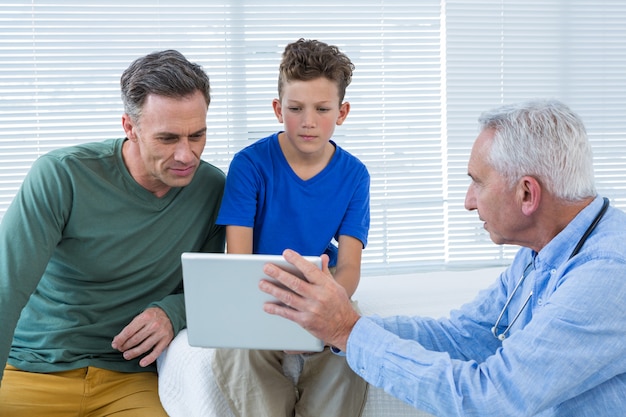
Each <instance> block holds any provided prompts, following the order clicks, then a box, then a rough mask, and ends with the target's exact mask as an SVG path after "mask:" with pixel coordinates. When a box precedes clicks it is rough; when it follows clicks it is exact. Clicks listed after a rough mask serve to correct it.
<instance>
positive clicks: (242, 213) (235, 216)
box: [217, 153, 262, 227]
mask: <svg viewBox="0 0 626 417" xmlns="http://www.w3.org/2000/svg"><path fill="white" fill-rule="evenodd" d="M259 175H260V174H259V172H258V170H257V169H256V167H255V166H254V164H253V162H252V160H251V159H250V158H248V157H247V156H246V155H244V154H241V153H239V154H236V155H235V156H234V158H233V160H232V162H231V163H230V166H229V168H228V175H227V177H226V186H225V188H224V197H223V198H222V205H221V207H220V212H219V215H218V217H217V224H219V225H224V226H228V225H234V226H246V227H254V220H255V215H256V206H257V199H258V197H257V196H258V194H259V187H261V184H262V181H260V178H259Z"/></svg>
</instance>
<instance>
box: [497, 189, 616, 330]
mask: <svg viewBox="0 0 626 417" xmlns="http://www.w3.org/2000/svg"><path fill="white" fill-rule="evenodd" d="M603 200H604V202H603V203H602V208H600V211H599V212H598V214H596V217H595V218H594V219H593V221H592V222H591V224H590V225H589V227H588V228H587V230H585V233H583V235H582V237H581V238H580V240H579V241H578V243H577V244H576V247H575V248H574V250H573V251H572V253H571V254H570V256H569V258H567V259H568V260H570V259H572V258H573V257H574V255H576V254H577V253H578V252H579V251H580V248H582V246H583V244H584V243H585V241H586V240H587V238H588V237H589V235H590V234H591V232H593V229H595V228H596V226H597V225H598V223H600V220H601V219H602V216H604V213H606V210H607V209H608V208H609V199H608V198H606V197H604V198H603ZM532 264H533V262H532V261H530V263H529V264H528V265H527V266H526V268H524V272H522V276H521V277H520V279H519V281H518V282H517V284H516V285H515V288H513V292H512V293H511V294H510V295H509V298H507V300H506V303H504V307H502V311H501V312H500V315H499V316H498V319H497V320H496V324H494V325H493V327H492V328H491V334H493V336H494V337H495V338H496V339H498V340H500V341H503V340H504V339H506V334H507V333H508V331H509V330H511V326H513V324H515V321H516V320H517V319H518V317H519V316H520V314H522V311H524V309H525V308H526V305H527V304H528V302H529V301H530V299H531V298H532V296H533V292H532V291H531V292H530V294H528V297H526V300H524V303H523V304H522V306H521V307H520V309H519V311H518V312H517V314H516V315H515V317H513V320H511V323H509V325H508V326H507V327H506V329H504V331H503V332H502V333H500V334H498V325H499V324H500V320H502V317H503V316H504V313H505V312H506V309H507V308H508V306H509V303H510V302H511V299H513V296H514V295H515V293H516V292H517V289H518V288H519V287H520V285H522V282H524V279H525V278H526V276H527V275H528V271H530V269H531V267H532Z"/></svg>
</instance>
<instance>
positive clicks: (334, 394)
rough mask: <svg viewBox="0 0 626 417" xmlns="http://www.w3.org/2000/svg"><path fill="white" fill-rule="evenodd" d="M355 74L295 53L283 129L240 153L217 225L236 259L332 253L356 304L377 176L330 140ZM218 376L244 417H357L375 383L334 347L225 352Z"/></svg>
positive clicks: (303, 50)
mask: <svg viewBox="0 0 626 417" xmlns="http://www.w3.org/2000/svg"><path fill="white" fill-rule="evenodd" d="M353 69H354V65H353V64H352V62H351V61H350V59H349V58H348V57H347V56H346V55H345V54H343V53H341V52H340V51H339V49H338V48H337V47H335V46H331V45H327V44H325V43H323V42H319V41H315V40H304V39H300V40H298V41H296V42H293V43H291V44H289V45H287V47H286V48H285V51H284V53H283V59H282V62H281V65H280V72H279V79H278V96H279V98H278V99H274V101H273V102H272V105H273V108H274V113H275V114H276V117H277V118H278V121H279V122H280V123H282V124H283V126H284V131H280V132H277V133H275V134H273V135H270V136H268V137H266V138H264V139H261V140H259V141H257V142H255V143H254V144H252V145H250V146H248V147H246V148H244V149H243V150H241V151H240V152H239V153H237V154H236V155H235V157H234V158H233V161H232V163H231V165H230V168H229V171H228V177H227V180H226V189H225V193H224V198H223V201H222V206H221V208H220V213H219V216H218V220H217V223H218V224H222V225H226V239H227V250H228V253H265V254H281V253H282V252H283V250H285V249H287V248H289V249H294V250H296V251H297V252H299V253H300V254H302V255H314V256H317V255H321V254H323V253H327V254H328V255H329V256H330V264H329V265H330V266H331V267H333V268H332V271H333V276H334V278H335V280H336V281H337V282H338V283H340V284H341V285H342V286H343V287H344V288H345V289H346V291H347V292H348V295H350V296H352V294H353V293H354V291H355V290H356V288H357V285H358V282H359V278H360V272H361V253H362V250H363V248H364V247H365V245H366V243H367V234H368V230H369V223H370V211H369V185H370V178H369V173H368V171H367V169H366V167H365V165H364V164H363V163H362V162H361V161H359V160H358V159H357V158H356V157H354V156H353V155H351V154H349V153H348V152H346V151H345V150H343V149H341V148H340V147H339V146H337V144H336V143H335V142H333V141H332V140H331V137H332V135H333V133H334V130H335V126H339V125H341V124H342V123H343V122H344V120H345V119H346V117H347V116H348V113H349V111H350V103H348V102H344V101H343V99H344V95H345V90H346V87H347V86H348V85H349V84H350V81H351V78H352V71H353ZM333 239H334V240H335V241H336V242H337V243H338V245H337V247H335V246H334V245H333ZM259 314H263V313H262V312H260V313H259ZM286 355H298V356H297V359H298V360H299V361H300V363H301V368H302V369H301V372H300V374H299V375H298V376H296V377H295V378H294V379H295V381H293V380H292V379H291V378H290V377H288V376H286V375H285V373H284V370H283V362H284V361H285V358H286ZM291 359H293V358H291ZM213 371H214V373H215V377H216V380H217V383H218V386H219V388H220V390H221V391H222V393H223V394H224V395H225V397H226V399H227V400H228V403H229V405H230V407H231V409H232V411H233V413H234V414H235V415H236V416H251V415H254V416H268V417H278V416H293V415H294V414H295V415H302V416H307V415H311V416H314V415H315V416H322V415H324V416H330V415H334V416H342V417H352V416H359V415H361V412H362V409H363V405H364V403H365V396H366V391H367V384H366V383H365V382H364V381H363V380H362V379H361V378H360V377H358V376H357V375H356V374H355V373H354V372H353V371H352V370H351V369H350V368H349V366H348V365H347V363H346V362H345V359H344V358H343V357H340V356H337V355H334V354H332V353H331V352H330V350H329V349H328V347H327V348H325V349H324V351H322V352H319V353H295V352H282V351H261V350H243V349H238V350H233V349H218V350H217V351H216V357H215V360H214V361H213Z"/></svg>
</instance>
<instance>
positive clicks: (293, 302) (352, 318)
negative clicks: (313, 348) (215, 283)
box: [259, 249, 359, 351]
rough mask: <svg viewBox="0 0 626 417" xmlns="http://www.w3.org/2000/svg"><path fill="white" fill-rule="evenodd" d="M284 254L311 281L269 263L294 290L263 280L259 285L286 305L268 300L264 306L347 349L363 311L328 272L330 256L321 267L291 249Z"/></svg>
mask: <svg viewBox="0 0 626 417" xmlns="http://www.w3.org/2000/svg"><path fill="white" fill-rule="evenodd" d="M283 257H284V258H285V259H286V260H287V261H288V262H289V263H291V264H293V265H294V266H295V267H296V268H298V269H299V270H300V271H302V273H303V274H304V276H305V277H306V279H307V280H308V282H307V281H304V280H302V279H300V278H298V277H296V276H294V275H292V274H290V273H288V272H286V271H284V270H282V269H280V268H279V267H277V266H276V265H273V264H267V265H265V268H264V272H265V273H266V274H267V275H268V276H270V277H272V278H274V279H276V280H277V281H279V282H280V283H282V284H283V285H285V286H286V287H287V288H289V289H290V290H291V291H289V290H286V289H283V288H280V287H279V286H277V285H275V284H273V283H272V282H270V281H268V280H261V282H260V283H259V288H260V289H261V290H262V291H263V292H266V293H268V294H270V295H272V296H274V297H275V298H276V299H278V300H279V301H281V302H282V303H284V304H285V305H278V304H276V303H272V302H267V303H265V305H264V306H263V309H264V310H265V311H266V312H267V313H270V314H275V315H278V316H282V317H285V318H287V319H289V320H292V321H294V322H296V323H298V324H299V325H300V326H302V327H304V328H305V329H306V330H308V331H309V332H310V333H311V334H313V335H314V336H315V337H318V338H320V339H322V340H323V341H324V342H326V344H328V345H331V346H335V347H337V348H339V349H341V350H343V351H345V350H346V344H347V343H348V336H349V335H350V332H351V331H352V328H353V327H354V324H355V323H356V322H357V320H358V319H359V314H358V313H357V312H356V311H355V310H354V308H353V307H352V304H351V303H350V298H349V297H348V295H347V293H346V291H345V289H344V288H343V287H342V286H341V285H339V284H338V283H337V282H336V281H335V280H334V278H333V277H332V275H331V274H330V272H329V271H328V256H326V255H322V269H321V270H320V269H319V268H318V267H316V266H315V265H314V264H312V263H310V262H308V261H306V260H305V259H304V258H303V257H302V256H300V255H299V254H298V253H296V252H294V251H292V250H290V249H287V250H285V251H284V252H283Z"/></svg>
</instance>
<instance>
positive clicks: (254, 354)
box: [212, 348, 367, 417]
mask: <svg viewBox="0 0 626 417" xmlns="http://www.w3.org/2000/svg"><path fill="white" fill-rule="evenodd" d="M286 355H289V354H287V353H284V352H282V351H272V350H247V349H218V350H216V353H215V359H214V361H213V362H212V363H213V373H214V375H215V380H216V382H217V385H218V387H219V388H220V391H222V393H223V394H224V396H225V397H226V400H227V401H228V404H229V405H230V408H231V410H232V412H233V414H234V415H235V416H238V417H283V416H285V417H292V416H296V417H320V416H324V417H358V416H360V415H361V413H362V412H363V407H364V405H365V399H366V393H367V383H366V382H365V381H364V380H363V379H361V378H360V377H359V376H358V375H357V374H355V373H354V372H353V371H352V369H350V367H349V366H348V364H347V363H346V360H345V357H342V356H338V355H335V354H334V353H332V352H331V351H330V349H329V348H325V349H324V351H322V352H319V353H309V354H304V355H303V357H304V363H303V365H302V371H301V372H300V375H299V378H297V382H296V384H295V386H294V383H293V381H292V379H291V378H290V377H288V376H285V373H284V371H283V360H284V358H285V356H286Z"/></svg>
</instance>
